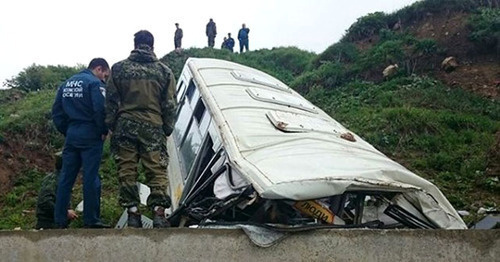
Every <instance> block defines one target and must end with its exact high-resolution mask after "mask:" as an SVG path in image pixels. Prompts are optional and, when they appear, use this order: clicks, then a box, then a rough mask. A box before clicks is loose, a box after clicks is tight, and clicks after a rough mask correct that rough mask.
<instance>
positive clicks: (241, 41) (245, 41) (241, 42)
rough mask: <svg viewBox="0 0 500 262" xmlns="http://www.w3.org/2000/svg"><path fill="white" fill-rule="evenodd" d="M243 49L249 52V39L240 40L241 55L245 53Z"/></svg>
mask: <svg viewBox="0 0 500 262" xmlns="http://www.w3.org/2000/svg"><path fill="white" fill-rule="evenodd" d="M243 47H244V48H245V49H246V51H248V39H246V40H240V53H243Z"/></svg>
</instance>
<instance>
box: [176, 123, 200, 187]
mask: <svg viewBox="0 0 500 262" xmlns="http://www.w3.org/2000/svg"><path fill="white" fill-rule="evenodd" d="M201 142H202V137H201V134H200V131H199V130H198V126H197V125H196V124H195V123H194V121H191V124H190V127H189V131H188V133H187V135H186V138H185V139H184V142H183V143H182V145H181V148H180V153H181V155H182V160H183V161H182V162H183V164H184V170H185V172H184V175H187V174H189V172H190V171H191V167H192V165H193V163H194V160H195V159H196V155H197V153H198V150H199V149H200V147H201ZM184 179H186V177H185V176H184Z"/></svg>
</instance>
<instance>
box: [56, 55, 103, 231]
mask: <svg viewBox="0 0 500 262" xmlns="http://www.w3.org/2000/svg"><path fill="white" fill-rule="evenodd" d="M108 76H109V65H108V62H106V60H104V59H103V58H95V59H92V61H90V64H89V66H88V68H87V69H85V70H83V71H81V72H80V73H78V74H76V75H74V76H72V77H70V78H69V79H68V80H66V82H64V83H63V84H62V85H61V86H60V87H59V89H58V90H57V95H56V99H55V102H54V105H53V106H52V119H53V121H54V124H55V126H56V128H57V130H58V131H59V132H61V133H62V134H63V135H64V136H65V142H64V149H63V155H62V158H63V164H62V170H61V175H60V176H61V177H60V178H59V182H58V186H57V194H56V205H55V210H54V220H55V224H56V227H58V228H67V227H68V205H69V201H70V197H71V190H72V189H73V185H74V183H75V179H76V176H77V175H78V172H79V171H80V168H81V167H83V199H84V208H83V224H84V227H86V228H109V225H105V224H103V223H102V222H101V218H100V197H101V192H100V185H101V182H100V179H99V174H98V172H99V165H100V163H101V155H102V148H103V142H104V140H105V139H106V136H107V134H108V128H107V127H106V125H105V124H104V117H105V111H104V101H105V98H104V90H105V88H104V85H103V84H102V81H103V80H105V79H106V78H107V77H108Z"/></svg>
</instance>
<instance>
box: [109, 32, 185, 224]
mask: <svg viewBox="0 0 500 262" xmlns="http://www.w3.org/2000/svg"><path fill="white" fill-rule="evenodd" d="M153 44H154V37H153V35H152V34H151V33H150V32H148V31H146V30H142V31H139V32H137V33H136V34H135V35H134V47H135V49H134V50H132V52H131V54H130V56H129V57H128V58H127V59H125V60H122V61H120V62H118V63H116V64H114V65H113V67H112V68H111V76H110V78H109V80H108V86H107V91H106V93H107V94H106V124H107V125H108V126H109V127H110V129H111V130H112V131H113V134H112V137H111V147H112V152H113V155H114V156H115V160H116V162H117V166H118V180H119V182H120V193H119V194H120V196H119V201H120V204H121V205H122V206H123V207H126V208H127V209H128V226H129V227H142V223H141V214H140V213H139V210H138V205H139V203H140V198H139V191H138V187H137V184H136V182H137V178H138V173H137V165H138V164H139V160H140V162H141V163H142V165H143V167H144V172H145V175H146V184H147V185H148V186H149V188H150V189H151V194H150V195H149V197H148V199H147V205H148V207H149V208H151V209H152V211H153V227H168V226H169V223H168V221H167V219H166V217H165V208H168V207H170V203H171V201H170V197H169V196H168V195H167V193H166V191H167V186H168V180H167V164H168V163H167V161H168V156H167V153H166V144H167V140H166V139H167V136H169V135H170V134H171V133H172V130H173V125H174V118H175V111H176V101H175V98H174V93H175V79H174V75H173V73H172V71H171V70H170V68H168V67H167V66H166V65H164V64H163V63H162V62H160V61H159V60H158V58H156V55H155V53H154V52H153Z"/></svg>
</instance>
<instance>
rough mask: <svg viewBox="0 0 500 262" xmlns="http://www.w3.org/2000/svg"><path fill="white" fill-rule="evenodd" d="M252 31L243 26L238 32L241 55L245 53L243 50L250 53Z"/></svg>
mask: <svg viewBox="0 0 500 262" xmlns="http://www.w3.org/2000/svg"><path fill="white" fill-rule="evenodd" d="M249 33H250V29H249V28H247V27H246V25H245V24H242V25H241V29H240V31H239V32H238V41H239V42H240V53H243V48H245V49H246V51H248V34H249Z"/></svg>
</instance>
